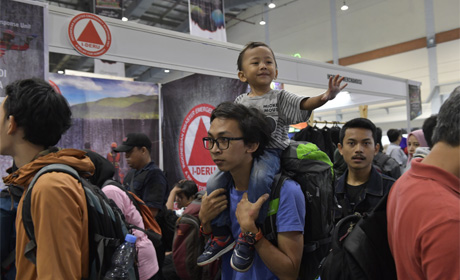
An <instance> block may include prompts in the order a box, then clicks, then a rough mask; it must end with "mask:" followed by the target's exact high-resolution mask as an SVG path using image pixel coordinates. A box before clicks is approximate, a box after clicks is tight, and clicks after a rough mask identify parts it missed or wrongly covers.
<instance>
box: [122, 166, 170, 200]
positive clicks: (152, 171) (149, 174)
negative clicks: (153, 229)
mask: <svg viewBox="0 0 460 280" xmlns="http://www.w3.org/2000/svg"><path fill="white" fill-rule="evenodd" d="M124 185H125V186H126V187H127V188H128V189H129V190H130V191H132V192H133V193H135V194H136V195H137V196H138V197H140V198H141V199H142V200H143V201H144V202H145V204H146V205H147V206H148V207H151V208H157V209H162V208H163V207H164V205H165V204H166V201H167V199H168V195H169V187H168V182H167V180H166V177H165V175H164V173H163V171H162V170H161V169H160V168H159V167H158V166H157V165H156V164H155V162H153V161H151V162H149V163H148V164H147V165H146V166H144V168H142V169H140V170H135V169H131V170H130V171H129V172H128V174H127V175H126V178H125V180H124Z"/></svg>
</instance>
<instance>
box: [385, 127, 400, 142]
mask: <svg viewBox="0 0 460 280" xmlns="http://www.w3.org/2000/svg"><path fill="white" fill-rule="evenodd" d="M387 136H388V140H390V142H391V143H393V142H395V141H396V140H398V138H399V136H401V130H399V129H394V128H392V129H390V130H388V131H387Z"/></svg>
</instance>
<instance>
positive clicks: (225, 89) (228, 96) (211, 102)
mask: <svg viewBox="0 0 460 280" xmlns="http://www.w3.org/2000/svg"><path fill="white" fill-rule="evenodd" d="M246 89H247V85H246V84H244V83H241V82H240V81H239V80H237V79H229V78H221V77H214V76H207V75H200V74H195V75H192V76H189V77H186V78H183V79H180V80H176V81H173V82H170V83H167V84H164V85H162V87H161V96H162V100H163V108H164V110H163V115H164V117H163V124H162V126H163V157H164V159H163V165H164V171H166V174H167V178H168V182H169V184H170V186H173V185H174V183H176V182H178V181H179V180H181V179H184V178H185V179H188V180H193V181H195V183H196V184H197V186H198V189H199V190H203V189H205V188H206V182H207V180H208V178H209V176H211V174H212V173H213V172H214V171H215V170H216V168H217V167H216V165H215V164H214V162H213V161H212V158H211V155H210V152H209V151H208V150H206V149H205V148H204V146H203V140H202V139H203V137H206V136H207V132H208V129H209V127H210V125H211V124H210V117H211V112H212V110H213V109H214V108H215V107H216V106H217V105H219V104H220V103H222V102H224V101H232V102H233V100H235V98H236V97H237V96H238V95H239V94H241V93H244V92H246Z"/></svg>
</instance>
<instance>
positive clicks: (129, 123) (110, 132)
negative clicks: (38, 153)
mask: <svg viewBox="0 0 460 280" xmlns="http://www.w3.org/2000/svg"><path fill="white" fill-rule="evenodd" d="M50 80H51V81H52V82H53V83H54V84H56V86H57V87H59V90H60V91H61V92H62V95H63V96H64V97H65V98H66V99H67V101H68V102H69V104H70V107H71V110H72V119H73V120H72V127H71V128H70V129H69V130H68V131H67V132H66V133H65V134H64V135H63V136H62V138H61V140H60V141H59V143H58V145H57V146H59V147H62V148H75V149H90V150H93V151H95V152H97V153H99V154H101V155H103V156H104V157H106V158H107V159H109V160H110V161H111V162H112V163H113V164H114V165H115V167H116V168H117V173H116V174H115V178H116V179H119V180H120V181H123V178H124V175H125V174H126V173H127V171H128V169H129V166H128V165H127V163H126V161H125V158H124V156H125V155H124V153H121V154H117V153H112V148H113V147H115V146H118V145H121V143H122V141H123V138H124V137H126V135H127V134H128V133H131V132H142V133H145V134H146V135H148V136H149V138H150V140H151V141H152V153H151V156H152V160H154V161H155V162H158V154H159V118H158V116H159V113H158V108H159V105H158V96H159V88H158V85H156V84H151V83H142V82H131V81H120V80H109V79H96V78H88V77H79V76H70V75H59V74H50Z"/></svg>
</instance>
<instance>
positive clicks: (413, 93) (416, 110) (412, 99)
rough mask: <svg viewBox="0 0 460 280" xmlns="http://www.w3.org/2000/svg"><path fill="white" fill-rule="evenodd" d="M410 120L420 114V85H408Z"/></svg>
mask: <svg viewBox="0 0 460 280" xmlns="http://www.w3.org/2000/svg"><path fill="white" fill-rule="evenodd" d="M409 105H410V120H413V119H415V118H417V117H418V116H420V115H421V114H422V98H421V92H420V86H417V85H409Z"/></svg>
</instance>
